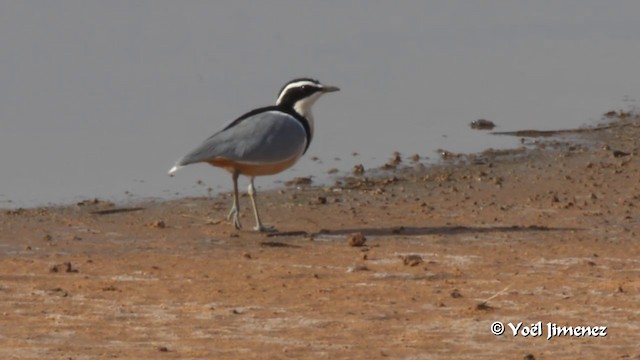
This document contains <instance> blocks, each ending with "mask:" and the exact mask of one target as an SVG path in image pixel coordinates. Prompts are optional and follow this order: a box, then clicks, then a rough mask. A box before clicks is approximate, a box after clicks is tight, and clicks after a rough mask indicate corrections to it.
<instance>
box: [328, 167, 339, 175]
mask: <svg viewBox="0 0 640 360" xmlns="http://www.w3.org/2000/svg"><path fill="white" fill-rule="evenodd" d="M337 172H338V169H336V168H331V169H329V170H327V174H335V173H337Z"/></svg>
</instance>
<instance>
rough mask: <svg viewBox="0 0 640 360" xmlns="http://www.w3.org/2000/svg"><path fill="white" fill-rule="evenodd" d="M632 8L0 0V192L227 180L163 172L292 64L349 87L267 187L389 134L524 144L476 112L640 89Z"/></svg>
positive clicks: (4, 198)
mask: <svg viewBox="0 0 640 360" xmlns="http://www.w3.org/2000/svg"><path fill="white" fill-rule="evenodd" d="M639 13H640V2H637V1H608V2H603V1H596V0H569V1H562V2H558V1H536V2H506V1H483V2H469V1H447V2H425V1H401V2H390V1H383V0H376V1H374V0H367V1H322V2H320V1H316V2H298V1H269V2H259V1H233V2H227V3H221V2H203V1H180V2H177V1H169V0H139V1H78V0H59V1H35V0H25V1H0V33H1V34H2V36H1V37H0V48H1V49H2V55H1V56H0V164H1V167H2V170H0V207H18V206H35V205H43V204H47V203H67V202H73V201H78V200H81V199H85V198H92V197H101V198H106V199H110V200H115V201H123V200H126V199H128V198H131V197H133V198H140V197H163V198H167V197H172V196H177V195H178V194H179V196H183V195H205V194H206V193H207V188H209V187H211V188H212V189H213V191H214V192H217V191H225V190H228V189H229V187H230V186H229V184H230V179H229V176H228V175H227V174H226V173H225V172H224V171H222V170H217V169H213V168H211V167H209V166H206V165H197V166H190V167H187V168H185V169H183V170H181V171H180V172H178V173H177V176H176V177H174V178H170V177H168V176H167V175H166V172H167V170H168V169H169V168H170V167H171V166H172V165H173V162H174V161H175V160H176V159H178V158H179V157H180V156H181V155H183V154H184V153H186V152H187V151H189V150H191V149H192V148H193V147H194V146H195V145H197V144H198V143H199V142H200V141H202V140H203V139H204V138H206V137H208V136H209V135H210V134H212V133H213V132H215V131H217V130H218V129H219V128H220V126H221V125H222V124H224V123H225V122H227V121H229V120H231V119H232V118H235V117H237V116H239V115H241V114H242V113H244V112H245V111H248V110H250V109H252V108H254V107H257V106H262V105H269V104H272V103H273V102H274V101H275V98H276V96H277V94H276V92H277V91H278V89H279V88H280V87H281V86H282V84H283V83H284V82H286V81H288V80H290V79H292V78H295V77H299V76H312V77H317V78H319V79H320V80H321V81H323V82H325V83H328V84H332V85H337V86H339V87H341V88H342V91H341V92H339V93H334V94H329V95H327V96H326V97H324V98H323V99H321V100H320V101H319V102H318V103H317V104H316V106H315V111H314V113H315V118H316V135H315V139H314V142H313V143H312V145H311V147H310V149H309V152H308V154H307V156H306V157H305V158H303V159H302V160H301V161H300V162H299V163H298V164H297V165H296V167H295V168H293V169H291V170H289V171H287V172H285V173H283V174H281V175H280V176H274V177H269V178H262V179H259V180H258V185H259V186H260V187H262V188H268V187H270V186H273V184H274V181H276V180H278V179H289V178H292V177H294V176H303V175H314V176H316V177H320V176H322V175H323V174H325V173H326V171H327V170H328V169H329V168H332V167H337V168H339V169H343V170H348V169H350V168H351V167H352V166H353V165H354V164H357V163H363V164H364V165H365V167H367V166H376V165H380V164H382V163H383V162H384V161H385V160H386V159H387V158H388V157H389V156H390V154H391V153H392V152H393V151H395V150H397V151H400V152H402V153H404V154H406V155H410V154H413V153H419V154H421V155H425V156H435V153H434V151H435V150H436V149H438V148H445V149H448V150H451V151H457V152H460V151H465V152H468V151H479V150H482V149H484V148H486V147H505V146H513V145H515V144H516V142H517V139H513V138H509V137H494V136H489V135H487V134H486V133H484V132H477V131H474V130H471V129H469V128H468V126H467V124H468V123H469V122H470V121H473V120H476V119H478V118H487V119H490V120H493V121H494V122H495V123H497V124H498V125H499V126H500V127H499V130H501V131H507V130H516V129H521V128H535V129H557V128H565V127H573V126H580V125H582V124H589V123H593V122H595V121H597V120H599V119H600V114H602V113H603V112H604V111H607V110H610V109H620V108H626V107H628V106H629V103H631V102H632V101H633V100H634V99H635V97H636V96H637V95H638V91H639V89H640V78H639V77H638V76H637V61H638V59H639V58H640V37H639V36H638V34H640V22H638V20H637V14H639ZM353 152H358V153H359V154H360V155H359V156H357V157H354V156H352V155H351V154H352V153H353ZM312 156H317V157H318V158H320V160H321V161H322V162H321V163H319V162H315V161H311V160H310V158H311V157H312ZM335 158H339V159H340V160H335ZM198 180H202V181H203V184H202V185H198V184H197V181H198Z"/></svg>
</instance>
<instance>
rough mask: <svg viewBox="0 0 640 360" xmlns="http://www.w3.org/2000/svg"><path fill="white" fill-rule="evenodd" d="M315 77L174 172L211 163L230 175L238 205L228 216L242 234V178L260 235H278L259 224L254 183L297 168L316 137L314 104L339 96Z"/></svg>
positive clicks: (209, 142) (207, 143)
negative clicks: (331, 95) (324, 97)
mask: <svg viewBox="0 0 640 360" xmlns="http://www.w3.org/2000/svg"><path fill="white" fill-rule="evenodd" d="M339 90H340V89H339V88H338V87H336V86H329V85H323V84H322V83H320V82H319V81H318V80H315V79H312V78H297V79H293V80H291V81H289V82H287V83H286V84H285V85H284V86H282V88H281V89H280V92H279V93H278V97H277V100H276V103H275V105H272V106H266V107H260V108H257V109H254V110H251V111H249V112H247V113H245V114H244V115H242V116H240V117H238V118H237V119H235V120H233V121H231V122H229V123H228V124H227V125H226V126H223V128H222V130H220V131H218V132H216V133H215V134H213V135H212V136H210V137H209V138H207V139H206V140H204V141H203V142H202V143H201V144H200V145H199V146H198V147H196V148H195V149H193V150H192V151H191V152H189V153H188V154H186V155H185V156H183V157H182V158H180V159H179V160H178V161H177V162H176V164H175V166H174V167H173V168H171V170H169V174H170V175H173V173H175V172H176V171H177V170H178V169H180V168H181V167H183V166H186V165H189V164H195V163H208V164H210V165H213V166H215V167H218V168H222V169H225V170H226V171H228V172H229V173H231V179H232V180H233V204H232V206H231V210H230V211H229V214H228V216H227V220H228V221H231V223H232V224H233V226H234V227H235V228H236V229H241V228H242V225H241V224H240V207H239V200H238V178H239V176H240V175H243V176H246V177H249V186H248V188H247V192H248V194H249V197H250V199H251V204H252V205H253V214H254V216H255V221H256V225H255V227H254V228H253V229H254V230H256V231H259V232H271V231H276V229H275V228H274V227H271V226H265V225H263V224H262V222H261V221H260V214H259V212H258V205H257V203H256V196H257V193H256V188H255V186H254V179H255V177H257V176H266V175H273V174H277V173H280V172H282V171H284V170H286V169H288V168H290V167H291V166H293V165H294V164H295V163H296V162H297V161H298V160H299V159H300V158H301V157H302V155H304V153H306V151H307V149H308V148H309V145H310V144H311V140H312V139H313V133H314V120H313V114H312V113H311V107H312V106H313V104H314V103H315V102H316V101H317V100H318V99H319V98H320V97H321V96H322V95H324V94H326V93H330V92H334V91H339Z"/></svg>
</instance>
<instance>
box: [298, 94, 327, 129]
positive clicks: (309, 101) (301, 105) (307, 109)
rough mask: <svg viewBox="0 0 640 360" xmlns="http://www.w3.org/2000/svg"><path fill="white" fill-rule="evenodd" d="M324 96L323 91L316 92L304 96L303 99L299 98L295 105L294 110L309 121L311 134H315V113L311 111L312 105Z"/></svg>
mask: <svg viewBox="0 0 640 360" xmlns="http://www.w3.org/2000/svg"><path fill="white" fill-rule="evenodd" d="M320 96H322V93H321V92H317V93H314V94H313V95H311V96H309V97H307V98H304V99H302V100H298V102H296V103H295V104H294V105H293V110H295V112H297V113H298V114H300V116H302V117H304V118H305V119H307V120H308V121H309V129H310V130H311V135H312V136H313V126H314V124H313V113H311V107H312V106H313V104H315V102H316V101H317V100H318V99H319V98H320Z"/></svg>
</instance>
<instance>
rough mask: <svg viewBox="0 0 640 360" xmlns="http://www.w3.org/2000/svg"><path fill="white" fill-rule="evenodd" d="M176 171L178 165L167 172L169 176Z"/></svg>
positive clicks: (178, 167)
mask: <svg viewBox="0 0 640 360" xmlns="http://www.w3.org/2000/svg"><path fill="white" fill-rule="evenodd" d="M178 169H180V166H178V165H176V166H174V167H172V168H171V170H169V175H173V173H174V172H176V171H178Z"/></svg>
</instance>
